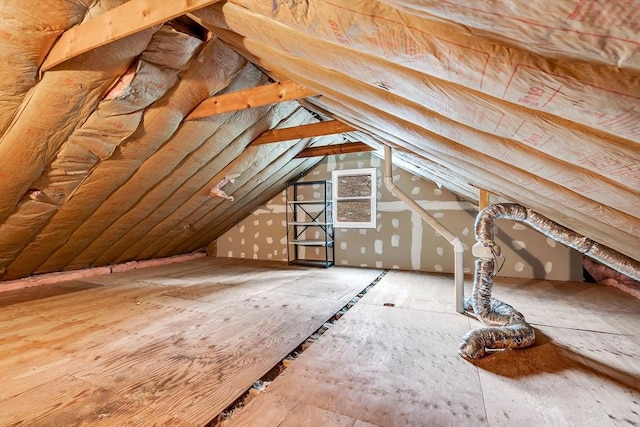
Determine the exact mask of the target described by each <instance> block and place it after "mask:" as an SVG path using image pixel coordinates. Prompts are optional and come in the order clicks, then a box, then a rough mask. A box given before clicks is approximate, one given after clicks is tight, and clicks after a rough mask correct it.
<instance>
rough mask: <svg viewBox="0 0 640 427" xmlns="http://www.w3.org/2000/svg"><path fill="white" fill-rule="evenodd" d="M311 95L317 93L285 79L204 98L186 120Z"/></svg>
mask: <svg viewBox="0 0 640 427" xmlns="http://www.w3.org/2000/svg"><path fill="white" fill-rule="evenodd" d="M313 95H317V93H316V92H314V91H312V90H311V89H307V88H306V87H303V86H300V85H298V84H297V83H295V82H292V81H290V80H285V81H282V82H277V83H273V84H269V85H264V86H258V87H254V88H251V89H246V90H242V91H238V92H232V93H225V94H223V95H218V96H214V97H211V98H208V99H205V100H204V101H202V102H201V103H200V104H199V105H198V106H197V107H196V108H194V109H193V111H192V112H191V113H189V115H188V116H187V118H186V120H196V119H201V118H203V117H209V116H213V115H216V114H222V113H229V112H231V111H238V110H244V109H245V108H253V107H261V106H263V105H269V104H276V103H278V102H284V101H289V100H292V99H300V98H306V97H308V96H313Z"/></svg>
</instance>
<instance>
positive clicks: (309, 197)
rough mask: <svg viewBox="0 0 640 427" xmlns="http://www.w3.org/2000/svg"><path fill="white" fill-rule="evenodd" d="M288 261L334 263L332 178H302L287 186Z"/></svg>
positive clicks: (311, 264) (327, 265) (331, 264)
mask: <svg viewBox="0 0 640 427" xmlns="http://www.w3.org/2000/svg"><path fill="white" fill-rule="evenodd" d="M286 194H287V248H288V251H287V254H288V260H289V264H297V265H306V266H314V267H325V268H328V267H331V266H333V265H334V257H335V248H334V240H333V239H334V229H333V209H332V190H331V181H302V182H294V183H291V184H289V186H288V187H287V193H286Z"/></svg>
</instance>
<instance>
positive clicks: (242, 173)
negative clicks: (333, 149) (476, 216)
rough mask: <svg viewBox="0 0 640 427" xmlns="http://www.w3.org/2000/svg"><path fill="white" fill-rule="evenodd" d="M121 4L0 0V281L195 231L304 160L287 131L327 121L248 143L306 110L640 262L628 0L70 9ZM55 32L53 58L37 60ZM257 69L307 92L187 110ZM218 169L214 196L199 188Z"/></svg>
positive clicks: (637, 112) (267, 193) (638, 156)
mask: <svg viewBox="0 0 640 427" xmlns="http://www.w3.org/2000/svg"><path fill="white" fill-rule="evenodd" d="M122 3H126V2H123V1H115V0H101V1H94V0H85V1H82V0H74V1H70V0H67V1H59V0H58V1H56V0H39V1H35V0H34V1H27V0H22V1H18V0H15V1H9V2H5V3H4V6H2V9H0V19H1V21H0V26H1V31H0V35H1V36H2V48H1V50H0V56H1V57H2V58H1V59H2V61H3V64H5V66H3V69H2V79H1V80H0V104H2V105H1V106H0V107H1V108H0V132H2V137H1V138H2V139H0V167H1V169H0V272H2V275H1V276H0V278H2V279H3V280H7V279H12V278H18V277H24V276H27V275H30V274H34V273H43V272H50V271H58V270H63V269H75V268H82V267H88V266H98V265H106V264H110V263H116V262H123V261H129V260H142V259H148V258H152V257H160V256H168V255H173V254H179V253H187V252H190V251H194V250H197V249H201V248H203V247H204V246H206V245H207V244H208V243H209V242H211V241H213V240H215V239H216V238H217V237H218V236H220V235H221V234H222V233H223V232H224V231H226V230H227V229H228V228H229V227H230V226H232V225H233V224H234V223H235V222H236V221H238V220H240V219H241V218H242V217H244V216H245V215H247V214H248V213H249V212H251V210H253V209H254V208H255V207H256V206H257V205H259V204H260V203H263V202H265V201H266V200H268V199H269V198H270V197H272V196H273V195H274V194H276V193H277V192H278V191H280V190H281V189H282V186H283V185H284V184H285V183H286V182H287V181H288V180H290V179H292V178H293V177H295V176H296V175H298V174H300V173H301V172H302V171H304V170H305V169H306V168H309V167H311V166H312V165H313V164H314V163H315V162H316V161H317V160H318V159H317V158H311V159H304V158H295V156H296V154H298V153H299V152H300V151H301V150H302V149H304V148H305V147H307V146H309V145H310V144H319V145H327V144H337V143H340V142H342V137H340V136H339V135H336V136H328V137H318V138H303V139H295V140H292V141H288V142H280V143H277V144H265V145H252V144H251V142H252V140H254V139H255V138H257V137H258V136H259V135H260V134H262V133H263V132H264V131H266V130H268V129H272V128H275V127H279V128H286V127H291V126H297V125H301V124H306V123H312V122H315V121H317V120H318V118H319V117H320V118H324V119H329V118H334V119H338V120H340V121H342V122H344V123H346V124H348V125H350V126H352V127H353V128H355V129H357V131H354V132H352V133H351V134H350V135H349V139H351V140H359V141H364V142H366V143H367V144H369V145H371V146H372V147H375V148H378V149H379V148H380V147H381V146H382V144H387V145H391V146H392V147H394V148H396V152H397V156H396V158H397V159H398V160H399V161H402V164H403V165H405V166H407V167H408V168H409V169H410V170H412V171H413V172H415V173H419V174H420V175H422V176H423V177H424V178H426V179H429V180H433V181H436V182H437V183H439V184H441V185H443V186H445V187H447V188H449V189H451V190H452V191H454V192H456V193H458V194H460V195H462V196H464V197H467V198H475V199H477V198H478V192H479V190H480V189H485V190H488V191H490V192H491V193H493V194H495V195H496V196H497V199H505V200H510V201H514V202H517V203H520V204H523V205H525V206H528V207H530V208H532V209H534V210H536V211H538V212H540V213H542V214H544V215H546V216H548V217H549V218H551V219H553V220H554V221H556V222H559V223H560V224H562V225H564V226H566V227H568V228H571V229H573V230H575V231H577V232H579V233H582V234H584V235H585V236H587V237H589V238H591V239H593V240H595V241H598V242H600V243H602V244H604V245H607V246H610V247H611V248H613V249H615V250H617V251H620V252H622V253H624V254H626V255H628V256H630V257H632V258H634V259H636V260H640V237H639V236H640V221H639V215H640V149H639V145H638V143H639V142H640V73H639V67H640V49H639V48H640V28H639V27H638V24H637V23H638V22H640V3H639V2H637V1H632V2H628V1H627V2H616V1H608V2H604V1H599V0H558V1H554V2H549V1H546V0H529V1H527V2H513V1H508V0H491V1H482V2H479V1H478V2H466V1H462V0H451V1H411V0H404V1H403V0H386V1H369V0H368V1H364V0H363V1H357V0H355V1H354V0H349V1H346V0H345V1H337V0H335V1H321V0H318V1H314V2H306V1H277V0H274V1H271V2H265V1H260V0H255V1H251V0H231V1H226V2H222V1H220V2H215V1H202V0H200V1H191V2H186V3H185V5H186V6H184V9H183V10H182V12H188V14H187V16H188V18H181V19H182V20H181V21H179V22H180V23H182V24H184V22H186V21H187V20H188V21H189V22H191V24H195V23H197V25H196V26H194V25H188V27H190V28H191V30H193V29H194V28H196V29H197V28H200V29H204V28H206V29H207V30H208V31H210V32H211V33H210V34H212V35H213V36H212V37H211V36H210V37H209V38H208V39H207V37H198V36H197V34H196V33H197V32H198V31H195V32H194V31H185V30H184V27H183V26H182V25H177V24H176V22H175V21H174V22H173V23H168V24H165V25H160V24H158V25H153V26H149V25H147V26H146V28H144V27H145V25H143V24H144V23H146V22H148V21H150V19H149V16H151V15H154V13H155V12H157V11H160V10H161V9H164V8H165V6H167V4H168V3H166V2H164V1H160V0H158V1H151V0H144V1H143V0H132V1H131V2H130V3H129V6H131V5H136V6H137V7H138V8H137V9H135V8H132V9H131V10H138V11H139V14H131V13H129V14H128V15H127V14H114V15H104V16H110V17H111V16H115V17H117V18H118V19H111V18H109V19H108V20H105V21H103V23H102V25H93V26H91V23H92V22H94V23H95V22H98V21H97V20H96V18H97V17H99V16H101V15H103V14H104V13H114V12H116V11H117V10H118V9H117V7H118V6H119V5H120V4H122ZM173 4H174V5H175V4H182V2H175V3H173ZM163 5H164V6H163ZM202 5H205V7H200V6H202ZM199 7H200V8H199ZM111 9H113V10H112V11H111V12H107V11H109V10H111ZM181 14H182V13H178V14H173V15H171V16H169V15H167V16H166V19H164V20H165V21H168V20H169V19H171V18H174V17H175V16H178V15H181ZM82 22H84V23H85V27H84V28H88V30H87V31H86V32H80V33H78V34H80V35H81V36H79V35H77V34H76V35H74V36H73V37H76V39H74V38H73V37H69V39H70V40H66V41H65V43H66V44H65V46H62V48H60V47H59V46H58V45H56V46H55V48H54V49H53V50H51V49H52V46H54V45H55V43H56V40H57V39H58V37H60V35H61V34H64V33H65V31H67V30H68V29H70V28H73V27H74V26H76V25H78V24H80V23H82ZM80 27H82V26H80ZM80 27H78V28H80ZM122 28H125V29H128V28H130V29H131V31H128V32H125V33H126V34H131V35H128V36H127V37H124V38H120V39H117V37H112V36H113V34H114V33H117V32H118V31H117V30H121V29H122ZM70 33H71V32H69V33H67V34H70ZM105 37H106V40H107V41H110V43H107V44H104V45H103V46H100V47H96V48H94V49H90V50H88V51H87V52H85V53H83V54H81V55H78V56H74V55H73V52H72V51H73V48H74V43H75V44H76V45H77V44H82V42H85V41H87V40H90V41H93V40H94V39H95V40H103V39H105ZM62 42H63V39H60V42H59V43H58V44H59V45H60V44H61V43H62ZM99 44H100V43H99ZM65 48H68V49H67V50H68V52H65V51H64V49H65ZM56 49H58V54H59V52H60V51H63V54H62V58H63V59H66V60H64V61H61V62H60V63H59V64H54V65H55V66H45V67H42V65H43V63H45V61H51V58H52V57H53V54H52V53H51V52H54V51H55V50H56ZM67 58H68V59H67ZM45 64H46V63H45ZM270 79H273V80H277V81H289V80H290V81H293V82H295V83H297V84H299V85H301V86H304V87H306V88H307V89H309V90H311V91H312V93H313V94H314V95H312V96H308V97H307V98H306V99H304V100H301V101H300V102H297V101H286V102H282V103H278V104H273V105H267V106H263V107H256V108H251V109H243V110H239V111H235V112H228V113H223V114H215V115H211V116H208V117H205V118H201V119H198V120H186V117H187V116H188V115H189V114H190V113H191V112H192V111H193V110H194V109H196V107H197V106H198V105H199V104H200V103H201V102H202V101H204V100H205V99H207V98H209V97H212V96H214V95H219V94H223V93H235V92H238V91H242V90H246V89H249V88H253V87H258V86H262V85H266V84H268V83H270V82H271V80H270ZM305 107H307V108H305ZM309 110H312V111H315V112H316V113H319V115H318V114H312V113H311V112H310V111H309ZM229 177H231V178H234V180H233V182H230V183H228V184H227V185H226V186H225V187H224V191H226V192H227V193H228V194H229V195H231V196H233V197H234V201H233V202H229V201H226V200H224V199H221V198H214V197H210V196H209V190H210V189H211V188H212V187H214V186H215V185H216V184H218V183H220V182H221V181H222V180H223V179H225V178H229Z"/></svg>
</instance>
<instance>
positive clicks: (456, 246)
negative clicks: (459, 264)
mask: <svg viewBox="0 0 640 427" xmlns="http://www.w3.org/2000/svg"><path fill="white" fill-rule="evenodd" d="M451 245H453V252H458V253H463V252H464V245H463V244H462V240H460V239H459V238H458V236H456V237H454V239H453V240H452V241H451Z"/></svg>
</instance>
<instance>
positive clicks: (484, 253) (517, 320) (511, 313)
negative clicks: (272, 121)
mask: <svg viewBox="0 0 640 427" xmlns="http://www.w3.org/2000/svg"><path fill="white" fill-rule="evenodd" d="M498 218H505V219H512V220H517V221H521V222H524V223H526V224H528V225H530V226H531V227H532V228H534V229H535V230H537V231H539V232H541V233H542V234H544V235H545V236H547V237H549V238H551V239H553V240H556V241H558V242H560V243H562V244H564V245H566V246H569V247H570V248H573V249H575V250H577V251H579V252H581V253H583V254H584V255H586V256H589V257H591V258H593V259H595V260H597V261H599V262H601V263H603V264H605V265H607V266H609V267H611V268H613V269H614V270H616V271H619V272H620V273H622V274H625V275H627V276H629V277H631V278H633V279H635V280H640V262H638V261H636V260H633V259H631V258H629V257H627V256H625V255H623V254H621V253H619V252H616V251H614V250H613V249H610V248H608V247H606V246H603V245H600V244H598V243H596V242H594V241H593V240H591V239H588V238H587V237H584V236H582V235H580V234H578V233H575V232H574V231H571V230H569V229H567V228H565V227H563V226H562V225H560V224H558V223H556V222H554V221H551V220H550V219H548V218H546V217H544V216H542V215H540V214H538V213H536V212H534V211H532V210H530V209H528V208H525V207H524V206H521V205H517V204H510V203H504V204H495V205H491V206H489V207H487V208H485V209H483V210H482V211H481V212H480V213H479V214H478V217H477V218H476V223H475V230H476V231H475V236H476V241H477V243H476V244H475V245H474V246H473V255H474V256H475V257H476V262H475V268H476V270H475V276H474V281H473V292H472V294H471V297H470V298H469V299H468V300H467V301H466V302H465V308H466V309H467V310H473V312H474V314H475V315H476V316H477V318H478V320H480V321H481V322H482V323H483V324H484V325H485V327H483V328H479V329H475V330H473V331H469V332H468V333H467V334H466V335H465V336H464V337H463V338H462V343H461V344H460V347H459V348H458V353H459V354H460V355H461V356H462V357H464V358H465V359H468V360H475V359H479V358H481V357H484V356H486V354H487V350H493V349H511V348H524V347H528V346H530V345H532V344H533V343H534V342H535V331H534V330H533V328H532V327H531V326H530V325H529V324H528V323H527V322H526V321H525V319H524V316H523V315H522V313H520V312H519V311H517V310H516V309H514V308H513V307H511V306H510V305H508V304H505V303H504V302H502V301H498V300H496V299H494V298H491V290H492V287H493V276H494V270H495V261H496V258H497V257H498V256H499V255H500V247H499V246H498V245H496V244H495V242H494V236H495V221H496V219H498Z"/></svg>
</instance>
